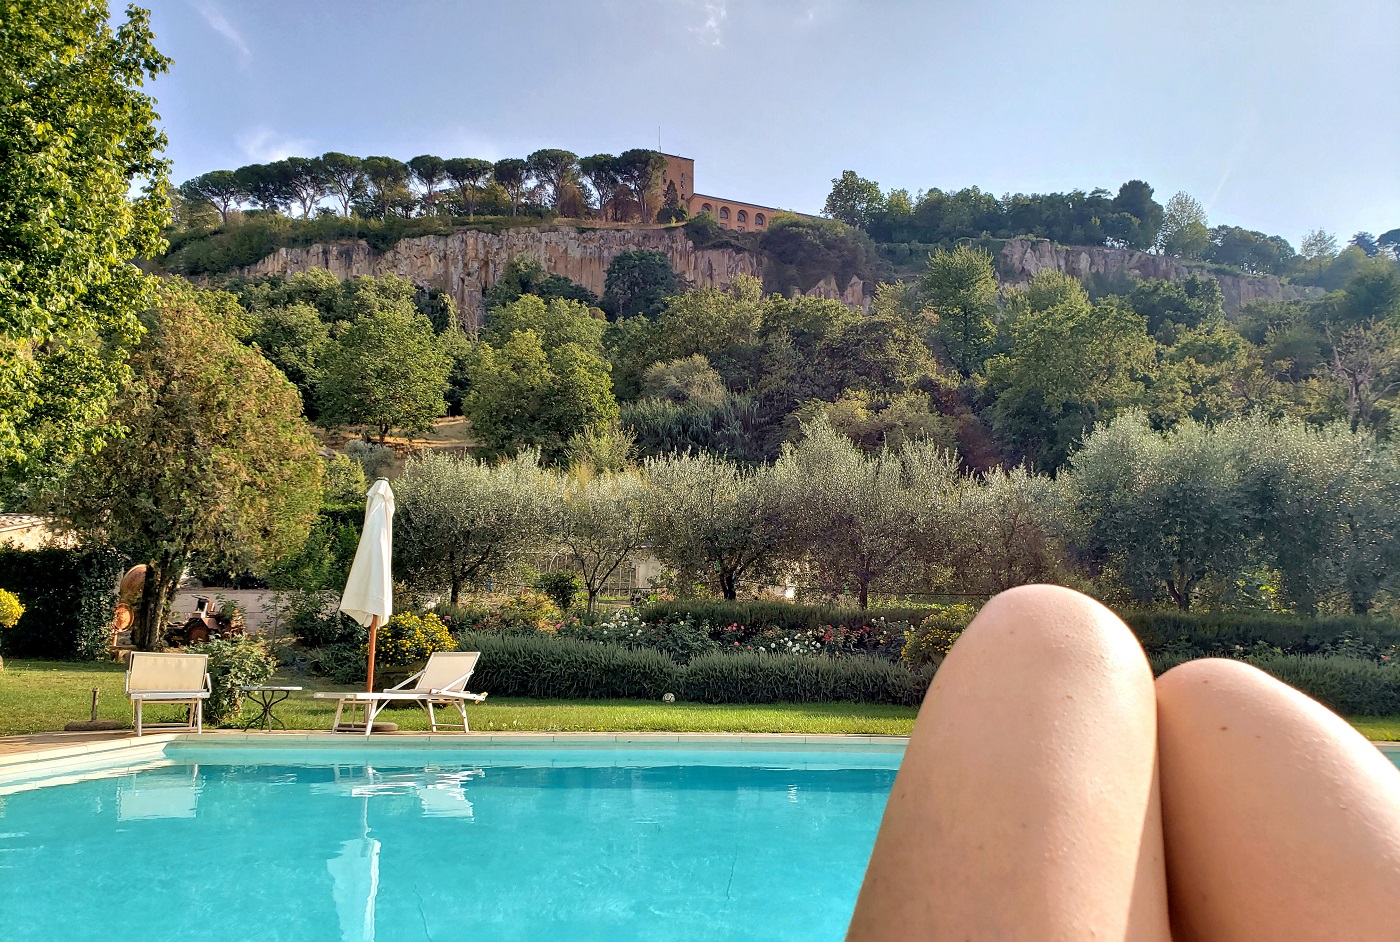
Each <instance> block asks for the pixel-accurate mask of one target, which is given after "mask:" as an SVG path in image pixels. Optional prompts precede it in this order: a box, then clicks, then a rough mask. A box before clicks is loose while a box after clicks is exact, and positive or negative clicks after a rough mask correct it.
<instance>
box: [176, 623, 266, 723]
mask: <svg viewBox="0 0 1400 942" xmlns="http://www.w3.org/2000/svg"><path fill="white" fill-rule="evenodd" d="M189 651H190V653H192V654H206V655H208V656H209V685H210V694H209V699H208V700H206V701H205V702H204V722H206V723H209V724H211V725H218V724H221V723H232V722H234V721H236V720H237V719H238V718H239V714H240V713H241V712H242V710H243V697H244V693H243V691H241V690H239V689H238V688H239V687H240V686H245V685H246V686H250V687H252V686H257V685H259V684H265V683H267V682H268V681H269V680H271V679H272V675H273V674H274V673H276V671H277V658H276V657H274V656H273V655H272V652H271V651H270V650H269V649H268V646H267V642H266V641H264V640H263V639H261V638H252V637H243V638H225V639H222V640H219V641H206V642H204V643H203V644H193V645H190V648H189Z"/></svg>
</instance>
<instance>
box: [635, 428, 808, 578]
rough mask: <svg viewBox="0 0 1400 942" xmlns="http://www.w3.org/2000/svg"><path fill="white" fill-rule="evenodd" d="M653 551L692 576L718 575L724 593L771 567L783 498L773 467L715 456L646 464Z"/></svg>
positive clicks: (780, 534)
mask: <svg viewBox="0 0 1400 942" xmlns="http://www.w3.org/2000/svg"><path fill="white" fill-rule="evenodd" d="M645 469H646V476H647V481H648V485H649V486H648V494H649V497H650V506H651V510H650V513H649V514H648V526H647V532H648V536H649V537H650V542H651V545H652V551H653V552H654V553H655V554H656V556H657V558H658V559H660V560H661V561H662V562H663V563H666V564H667V565H669V566H671V567H672V568H674V569H675V570H676V571H677V572H679V573H681V574H682V575H683V576H685V577H687V578H690V579H713V580H714V583H715V588H717V589H718V590H719V592H720V594H721V595H722V596H724V598H726V599H729V600H731V601H732V600H734V599H736V598H738V592H739V585H740V584H741V583H742V582H744V581H745V580H750V581H752V580H756V579H759V578H761V577H762V576H764V575H766V574H768V573H769V572H771V571H772V569H773V568H774V566H775V565H776V563H777V562H778V559H779V550H780V547H781V546H782V542H783V534H784V521H783V519H782V503H783V502H782V501H781V500H780V498H779V494H778V490H777V487H776V483H777V481H776V477H775V475H774V473H773V470H772V469H771V468H769V467H765V466H761V465H760V466H758V467H752V468H747V467H743V466H740V465H738V464H736V463H734V462H732V461H729V460H727V459H724V458H719V457H716V456H714V455H712V454H709V453H701V454H699V455H683V456H672V457H666V458H655V459H652V460H650V461H648V462H647V463H646V465H645Z"/></svg>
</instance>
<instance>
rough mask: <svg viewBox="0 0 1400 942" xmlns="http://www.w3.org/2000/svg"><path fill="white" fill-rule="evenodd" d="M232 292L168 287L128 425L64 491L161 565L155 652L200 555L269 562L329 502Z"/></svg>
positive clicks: (149, 610) (150, 321) (128, 389)
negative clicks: (240, 330)
mask: <svg viewBox="0 0 1400 942" xmlns="http://www.w3.org/2000/svg"><path fill="white" fill-rule="evenodd" d="M230 301H231V299H228V298H226V297H220V296H218V295H215V294H211V293H209V292H202V291H199V290H197V289H195V288H193V287H190V286H188V285H183V284H181V283H178V282H169V283H167V284H166V285H164V286H163V287H162V289H161V293H160V298H159V302H158V303H157V305H156V306H155V307H154V308H152V310H151V311H149V312H148V314H147V315H146V316H145V318H144V326H145V335H144V337H143V339H142V342H141V343H140V344H139V345H138V346H137V347H136V348H135V349H134V350H133V351H132V353H131V355H130V358H129V362H128V369H129V371H130V375H131V380H130V381H129V382H128V383H127V384H125V385H124V386H123V388H122V390H121V392H120V393H119V394H118V396H117V399H116V401H115V402H114V405H113V413H114V415H115V416H116V417H118V418H119V419H120V421H121V422H122V424H123V426H125V429H126V431H125V434H124V435H123V436H122V437H121V438H120V439H117V440H115V441H112V442H109V443H108V444H107V445H106V447H104V448H103V449H102V450H101V451H100V452H98V454H97V455H95V456H94V457H93V458H91V459H89V460H87V461H85V462H83V463H82V464H81V465H80V466H79V467H78V468H77V469H76V471H75V473H74V474H73V475H72V476H71V477H70V478H69V479H68V480H66V481H65V482H64V485H63V487H62V488H61V489H60V490H59V491H58V492H57V493H56V494H55V495H54V497H53V498H52V507H53V510H54V511H55V512H56V513H57V514H58V515H60V516H62V517H64V518H66V519H67V520H68V521H69V522H70V523H71V524H72V525H73V527H74V528H75V529H77V530H78V531H80V532H82V533H84V534H86V535H87V537H88V539H90V540H92V541H94V542H103V543H106V544H108V545H111V546H114V547H117V548H118V549H119V550H121V551H122V552H123V553H124V554H125V555H126V557H127V558H128V559H131V560H135V561H139V562H144V563H145V564H146V565H147V577H146V580H145V588H144V594H143V596H142V599H141V604H140V607H139V609H138V613H137V617H136V624H135V626H134V628H133V638H134V640H135V641H136V643H137V644H138V645H139V646H140V647H142V648H143V649H146V650H150V649H154V648H156V647H158V646H159V645H160V644H161V643H162V640H161V634H162V628H163V626H164V623H165V617H166V614H167V612H168V610H169V605H170V600H171V598H172V596H173V593H174V590H175V587H176V585H177V584H178V582H179V580H180V578H181V576H182V574H183V572H184V570H185V567H186V565H187V564H188V563H189V562H190V560H191V557H192V555H193V554H194V553H195V552H196V551H203V552H205V553H207V554H211V555H213V556H216V557H217V556H223V557H225V558H226V559H228V560H229V561H230V562H231V567H232V568H234V569H235V570H236V571H241V570H242V569H245V568H249V567H251V566H254V565H265V564H267V563H268V562H270V561H271V560H275V559H277V558H278V557H280V556H282V555H284V554H288V553H291V552H295V550H296V549H297V548H298V547H299V546H301V545H302V544H303V542H304V541H305V539H306V536H307V531H308V529H309V528H310V525H311V522H312V520H313V518H314V516H315V513H316V509H317V507H318V505H319V503H320V497H321V477H322V468H321V460H320V459H319V458H318V457H317V456H316V447H315V443H314V442H313V440H312V438H311V434H310V431H309V429H308V428H307V426H306V423H305V421H304V420H303V419H302V418H301V402H300V400H299V398H298V397H297V394H296V390H295V388H293V386H292V384H291V383H290V382H288V380H287V379H286V378H285V377H284V376H283V375H282V374H281V373H280V372H278V370H277V368H276V367H274V366H273V365H272V364H271V363H269V362H268V361H267V360H266V359H264V358H263V357H262V356H261V355H260V354H259V353H258V352H257V351H256V350H254V349H250V348H249V347H247V346H245V345H243V344H241V343H239V341H238V340H237V339H236V338H235V336H234V335H233V333H232V332H231V331H230V326H231V325H230V323H229V317H228V311H227V304H228V302H230ZM233 306H234V307H235V308H236V307H237V306H236V305H233Z"/></svg>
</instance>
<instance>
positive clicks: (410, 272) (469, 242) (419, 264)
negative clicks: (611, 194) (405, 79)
mask: <svg viewBox="0 0 1400 942" xmlns="http://www.w3.org/2000/svg"><path fill="white" fill-rule="evenodd" d="M631 249H651V250H654V251H658V252H664V253H665V254H666V257H667V258H669V259H670V260H671V267H672V268H674V269H675V270H676V273H677V274H679V275H680V276H681V277H682V278H683V279H685V281H686V282H687V283H688V284H690V285H691V286H693V287H696V288H709V287H717V288H724V287H728V286H729V285H730V284H732V283H733V281H734V279H735V277H736V276H738V275H752V276H753V277H755V278H760V277H762V275H763V260H762V258H761V257H760V256H758V255H751V254H748V253H744V252H736V251H734V250H732V249H696V248H695V246H693V245H691V243H690V240H689V239H688V238H686V236H685V233H684V232H683V231H682V230H680V229H676V228H672V229H592V230H578V229H575V228H573V227H571V226H545V227H537V228H519V229H508V230H506V231H505V232H502V233H500V234H495V233H488V232H454V233H452V234H451V235H446V236H423V237H421V238H417V239H404V240H402V241H400V242H398V243H396V244H395V245H394V246H392V247H391V248H390V249H389V250H388V251H385V252H376V251H374V250H373V249H371V248H370V247H369V245H368V244H367V243H366V242H364V241H362V240H356V241H353V242H334V243H329V244H317V245H311V246H307V247H305V248H285V249H278V250H277V251H276V252H274V253H272V254H271V255H269V256H267V257H266V258H263V259H261V260H260V261H258V262H257V263H256V264H253V265H249V266H247V267H246V268H243V269H241V273H242V274H243V275H247V276H258V275H292V274H296V273H297V272H303V271H307V270H308V269H311V268H325V269H327V270H329V271H330V272H331V273H332V274H334V275H335V276H336V277H338V278H341V279H345V278H352V277H355V276H358V275H385V274H391V273H392V274H395V275H400V276H402V277H404V278H407V279H408V280H410V281H412V282H414V283H415V284H417V285H419V286H421V287H425V288H438V289H441V290H443V291H446V292H447V293H448V294H450V295H451V296H452V299H453V300H454V301H456V302H457V310H458V311H460V312H461V317H462V321H463V323H464V324H465V325H466V326H467V327H469V328H475V327H477V326H479V325H480V323H481V293H482V291H484V290H485V289H486V288H489V287H490V286H492V285H494V284H495V283H496V281H497V279H499V278H500V277H501V274H502V272H503V271H504V270H505V267H506V265H507V263H509V262H510V260H511V259H513V258H515V257H517V256H520V255H530V256H533V257H535V258H537V259H539V261H540V263H541V264H542V265H544V267H545V270H546V271H548V272H549V273H550V274H552V275H563V276H564V277H565V278H569V279H572V280H573V281H576V282H578V283H579V284H581V285H583V286H584V287H585V288H587V289H588V290H589V291H592V292H593V293H594V294H596V295H598V296H599V297H601V296H602V294H603V287H604V286H603V282H604V279H605V277H606V276H607V271H608V265H609V264H610V263H611V262H612V260H613V259H614V258H616V257H617V256H618V255H619V254H620V253H622V252H625V251H628V250H631ZM818 287H819V288H820V287H821V286H818ZM815 290H816V289H814V291H815ZM831 290H832V291H833V292H834V293H835V296H838V297H843V293H842V292H840V291H836V289H835V283H834V281H833V283H832V285H831ZM849 293H850V288H848V289H847V291H846V292H845V294H849ZM855 293H856V294H857V295H860V288H859V286H856V288H855ZM843 299H844V297H843ZM857 300H858V302H862V301H863V300H864V298H863V295H860V297H859V298H858V299H857Z"/></svg>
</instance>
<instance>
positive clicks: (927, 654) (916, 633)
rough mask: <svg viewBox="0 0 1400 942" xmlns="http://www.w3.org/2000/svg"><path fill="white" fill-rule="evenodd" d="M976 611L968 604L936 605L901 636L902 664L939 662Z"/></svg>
mask: <svg viewBox="0 0 1400 942" xmlns="http://www.w3.org/2000/svg"><path fill="white" fill-rule="evenodd" d="M976 614H977V609H975V608H973V607H972V606H971V605H942V606H939V607H938V608H937V609H936V610H935V611H934V613H933V614H932V615H929V616H928V617H927V618H925V619H924V620H923V621H921V622H919V627H917V628H913V629H911V630H910V631H909V632H908V634H907V635H906V636H905V640H904V650H903V652H902V654H901V657H902V659H903V661H904V663H905V664H907V665H909V666H910V667H913V668H920V667H928V666H931V665H933V666H936V665H938V664H941V663H942V662H943V659H944V658H945V657H947V656H948V652H949V651H950V650H951V649H952V647H953V644H954V642H956V641H957V640H958V638H959V637H960V636H961V635H962V633H963V629H965V628H966V627H967V626H968V625H969V624H970V623H971V622H972V618H973V616H974V615H976Z"/></svg>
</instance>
